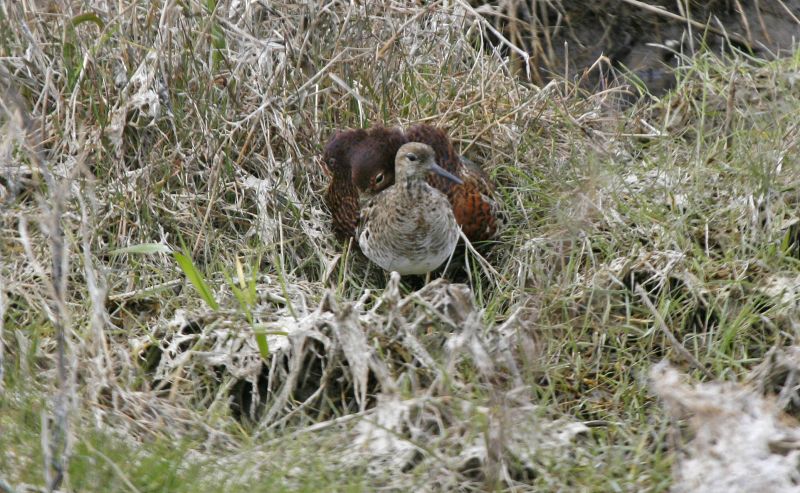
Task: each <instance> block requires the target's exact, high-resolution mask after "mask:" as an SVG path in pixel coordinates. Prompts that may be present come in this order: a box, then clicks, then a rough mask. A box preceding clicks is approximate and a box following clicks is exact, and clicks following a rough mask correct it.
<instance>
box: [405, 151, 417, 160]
mask: <svg viewBox="0 0 800 493" xmlns="http://www.w3.org/2000/svg"><path fill="white" fill-rule="evenodd" d="M406 157H407V158H408V160H409V161H416V160H417V155H416V154H412V153H410V152H409V153H408V154H406Z"/></svg>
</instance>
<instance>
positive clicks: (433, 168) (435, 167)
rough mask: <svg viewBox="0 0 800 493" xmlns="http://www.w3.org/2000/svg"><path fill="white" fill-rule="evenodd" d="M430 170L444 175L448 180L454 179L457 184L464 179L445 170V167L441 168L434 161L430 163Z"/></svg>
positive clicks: (461, 182) (460, 183)
mask: <svg viewBox="0 0 800 493" xmlns="http://www.w3.org/2000/svg"><path fill="white" fill-rule="evenodd" d="M431 171H433V172H434V173H436V174H437V175H439V176H444V177H445V178H447V179H448V180H450V181H454V182H456V183H458V184H459V185H462V184H463V183H464V181H463V180H462V179H461V178H459V177H457V176H456V175H454V174H452V173H450V172H449V171H447V170H446V169H444V168H442V167H441V166H439V165H438V164H436V163H433V164H431Z"/></svg>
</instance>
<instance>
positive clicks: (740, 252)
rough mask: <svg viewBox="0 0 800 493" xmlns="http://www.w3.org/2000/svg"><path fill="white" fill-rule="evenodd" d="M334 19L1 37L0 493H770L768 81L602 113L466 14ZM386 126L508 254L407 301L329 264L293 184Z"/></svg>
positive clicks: (759, 68) (121, 20)
mask: <svg viewBox="0 0 800 493" xmlns="http://www.w3.org/2000/svg"><path fill="white" fill-rule="evenodd" d="M365 4H366V5H367V6H365V5H356V4H352V5H343V4H339V3H330V4H320V5H311V4H308V3H303V2H299V3H291V2H275V3H270V4H269V6H268V7H267V6H264V5H262V4H260V3H250V2H241V3H239V2H232V3H231V4H225V5H222V4H216V3H214V2H194V1H188V2H174V3H166V4H162V3H151V2H129V3H125V4H123V3H120V4H116V3H114V4H111V3H108V2H94V3H92V2H88V3H87V2H70V1H68V0H59V1H53V2H49V3H42V4H41V5H38V4H37V5H34V4H33V3H31V2H14V3H10V2H7V3H5V4H2V6H0V16H2V18H0V57H2V59H1V60H2V62H1V63H0V81H1V82H2V88H0V89H2V98H1V101H2V112H1V113H0V114H2V117H1V119H0V122H2V125H3V126H2V129H3V131H2V134H0V144H1V145H0V167H2V174H1V175H0V177H2V180H1V181H0V185H2V188H0V192H2V196H1V197H0V199H2V201H3V202H2V216H1V217H0V228H2V233H1V234H0V286H2V288H1V289H0V343H2V344H1V345H0V358H1V359H0V370H2V374H1V375H2V379H0V448H1V449H2V453H0V489H5V490H9V491H29V490H32V491H38V490H47V489H48V487H50V486H54V485H58V487H59V488H60V489H61V490H64V491H284V490H285V491H297V490H301V491H321V490H325V491H373V490H375V489H377V488H382V489H385V490H404V491H407V490H412V491H417V490H422V491H439V490H445V491H452V490H458V491H485V490H498V491H503V490H509V491H558V490H561V491H665V490H667V489H669V488H670V487H674V488H675V489H676V490H683V491H698V490H702V489H704V488H705V489H706V490H708V491H710V490H711V489H713V484H710V483H708V481H712V480H715V478H722V479H726V478H727V479H729V480H730V478H732V477H734V476H732V475H727V474H726V469H725V467H734V466H735V467H737V468H738V469H737V470H738V471H739V473H741V471H742V468H746V467H754V468H759V469H758V470H759V472H760V474H753V475H751V476H746V475H743V476H741V477H748V478H749V479H752V480H753V481H754V483H752V484H749V485H744V486H743V487H746V488H748V489H750V490H754V489H758V488H759V487H766V486H765V485H769V487H770V488H772V489H773V490H775V489H777V488H784V489H787V490H789V489H791V488H796V487H797V477H796V467H795V468H794V469H793V468H792V466H793V465H796V460H797V455H798V452H797V450H798V449H797V447H796V444H797V443H798V442H797V441H796V440H795V439H794V438H795V435H796V434H797V433H798V431H797V426H796V424H795V422H794V421H793V419H794V417H796V416H797V412H798V409H799V408H798V395H797V388H796V387H797V383H796V374H797V370H798V365H799V364H800V363H798V361H797V358H796V357H795V353H796V347H797V342H796V337H797V328H798V326H800V325H798V324H799V323H800V320H799V319H798V300H799V299H800V274H799V273H798V266H800V247H798V239H799V238H800V235H799V234H798V231H800V229H799V228H800V226H798V225H799V224H800V221H798V207H799V206H800V171H799V170H798V161H799V160H800V149H799V148H798V141H799V140H800V129H799V128H798V118H797V115H798V114H800V52H795V53H796V54H795V56H794V57H793V58H788V59H782V60H778V61H765V60H761V59H757V58H754V57H752V56H750V55H748V54H746V53H742V52H739V51H736V50H730V51H729V52H727V54H726V55H725V56H724V57H722V56H721V55H720V54H719V53H714V52H711V51H701V52H700V53H698V54H697V55H695V56H694V57H692V58H688V57H684V56H682V55H681V54H680V53H676V54H675V56H676V57H677V59H678V65H679V68H678V70H677V77H678V80H677V87H676V89H675V90H674V91H673V92H671V93H670V94H668V95H666V96H664V97H663V98H660V99H659V98H655V97H649V96H647V95H645V97H644V98H642V99H641V100H640V101H639V102H638V103H637V104H635V105H634V106H623V105H621V104H620V102H621V101H623V100H628V99H629V97H628V95H626V94H625V91H627V90H629V89H627V88H626V86H624V85H622V86H613V87H610V88H606V89H604V90H601V91H594V92H588V91H586V90H584V89H581V88H580V85H579V83H580V82H581V81H582V79H583V77H584V75H585V74H567V80H557V81H553V82H550V83H548V84H547V85H546V86H544V87H537V86H535V85H532V84H529V83H526V82H525V81H524V77H520V73H519V71H518V70H517V69H518V68H519V67H518V66H516V68H514V69H512V68H511V67H512V66H513V65H514V64H513V63H511V62H509V61H508V59H506V58H504V57H503V52H504V51H505V50H498V49H494V48H492V47H490V46H487V45H485V43H484V40H485V39H486V29H488V27H489V24H487V21H486V20H485V19H484V18H482V17H480V16H479V15H478V13H476V12H475V11H474V10H473V9H472V8H471V7H469V6H468V4H466V3H464V2H456V3H455V4H452V5H451V4H449V3H448V4H444V3H442V2H433V3H431V4H428V5H427V6H422V7H419V6H403V5H400V4H392V3H382V4H373V3H371V2H365ZM511 52H514V50H513V49H511ZM601 65H602V62H601ZM573 75H574V77H573ZM631 92H632V90H631ZM415 122H426V123H431V124H436V125H440V126H444V127H446V128H447V129H448V130H449V132H450V134H451V135H452V137H453V138H454V140H455V142H456V144H457V147H458V148H459V149H460V150H461V152H462V153H463V154H464V155H465V156H466V157H468V158H470V159H472V160H473V161H476V162H478V163H481V165H482V166H483V167H484V169H486V170H487V171H488V172H489V173H490V175H491V176H492V177H493V178H494V179H495V180H496V182H497V184H498V198H499V199H500V201H501V203H502V206H503V210H504V213H505V218H506V222H507V225H506V227H505V228H504V230H503V232H502V235H501V237H500V238H499V239H498V240H497V241H496V242H494V244H492V245H483V246H479V249H478V251H479V252H480V254H482V255H483V257H484V258H482V257H480V256H478V255H477V254H475V253H473V252H464V253H463V254H460V255H459V257H458V258H457V259H456V260H455V265H454V266H453V269H452V270H451V271H449V272H448V277H449V278H450V281H448V280H445V279H437V280H434V281H432V282H431V283H430V284H428V285H425V286H421V285H420V283H419V282H417V281H418V280H414V279H409V280H406V279H403V280H400V279H398V278H397V277H390V276H388V275H384V273H382V272H379V271H378V269H376V268H375V267H374V266H370V265H369V264H368V262H367V260H366V259H365V258H364V257H363V256H361V255H360V254H359V253H358V252H356V251H354V250H353V249H351V248H350V246H349V245H342V244H340V243H338V242H337V241H336V240H335V239H334V237H333V235H332V234H331V232H330V229H329V223H328V221H329V216H328V212H327V211H326V210H325V208H324V205H323V202H322V199H321V192H322V190H323V189H324V187H325V185H326V184H327V178H326V177H325V176H324V174H323V171H322V167H321V166H320V165H319V162H318V161H319V156H320V154H321V149H322V146H323V145H324V143H325V141H326V140H327V138H328V137H329V136H330V134H331V133H332V132H333V131H334V130H335V129H337V128H344V127H355V126H366V125H371V124H375V123H384V124H387V125H400V126H406V125H408V124H410V123H415ZM462 250H463V249H462ZM664 360H667V361H669V362H671V363H672V365H673V366H675V367H679V368H680V369H681V370H683V372H684V373H686V374H687V375H685V376H684V377H685V378H686V379H692V380H694V381H697V382H700V381H702V382H705V383H704V384H703V385H704V386H692V385H690V384H688V383H685V382H682V381H681V378H684V377H681V376H679V375H678V373H677V370H675V369H674V368H671V367H669V366H667V364H666V363H665V362H664ZM650 379H655V385H651V384H652V383H653V381H652V380H650ZM717 381H719V382H725V384H722V383H719V382H717ZM709 396H711V397H709ZM726 396H732V397H731V400H730V402H728V401H726ZM658 397H661V398H663V401H662V400H659V399H658ZM703 399H706V400H703ZM660 403H663V404H665V405H663V406H662V405H661V404H660ZM714 405H718V407H714ZM684 411H688V412H689V413H690V416H693V420H694V421H692V424H693V425H694V428H693V429H695V430H710V431H708V432H703V433H700V432H698V433H695V434H684V433H683V431H684V427H683V426H681V424H682V421H679V420H680V419H683V418H684V417H685V414H684ZM737 412H741V413H742V415H743V416H749V418H748V419H741V420H737V419H736V413H737ZM717 415H722V416H724V417H725V421H722V422H717V423H716V425H714V426H712V425H709V426H708V427H707V428H706V427H705V425H704V424H703V423H704V421H703V420H711V421H713V420H714V419H715V416H717ZM762 416H766V418H765V419H767V421H766V422H764V423H766V424H764V423H762V422H761V421H759V419H761V417H762ZM708 422H709V421H706V423H708ZM720 423H722V424H720ZM753 423H756V424H758V423H761V425H763V426H760V427H756V426H754V425H753ZM751 425H752V426H751ZM737 427H739V428H737ZM751 428H752V429H756V430H761V431H759V432H758V433H753V434H752V436H751V435H749V434H747V433H742V430H749V429H751ZM727 429H731V430H737V433H739V435H737V436H739V437H740V438H741V440H733V441H731V440H725V439H718V438H719V437H717V436H716V435H714V434H715V433H722V434H724V433H725V432H726V430H727ZM715 443H716V444H719V443H722V444H725V447H727V449H730V450H734V451H742V450H757V451H760V452H761V453H760V454H753V455H758V457H756V458H755V459H758V460H761V459H765V456H767V458H766V459H765V460H764V462H757V461H756V462H746V461H744V462H743V461H742V460H738V459H741V455H740V456H737V460H725V457H724V456H722V458H721V456H720V451H719V450H713V453H707V452H708V450H709V448H710V449H713V447H714V444H715ZM737 447H738V448H737ZM727 449H726V450H727ZM723 451H724V450H723ZM744 455H745V456H747V454H744ZM773 456H775V457H773ZM778 456H779V457H778ZM747 457H749V456H747ZM755 459H754V460H755ZM765 464H767V466H765ZM772 466H774V468H772V469H770V468H769V467H772ZM698 471H700V472H698ZM704 471H709V474H707V475H704V474H703V472H704ZM764 471H769V472H770V473H769V474H768V473H764ZM771 471H774V473H772V472H771ZM792 471H794V473H792ZM711 472H713V473H714V474H711ZM762 476H767V477H765V479H764V482H758V481H760V480H761V479H762ZM735 477H737V478H738V477H740V476H735ZM703 481H707V483H703ZM734 486H735V485H734ZM731 487H732V485H731V484H723V485H722V486H720V488H721V489H720V491H730V488H731ZM723 488H724V489H723Z"/></svg>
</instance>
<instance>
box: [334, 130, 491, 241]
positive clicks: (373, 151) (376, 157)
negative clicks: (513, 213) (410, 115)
mask: <svg viewBox="0 0 800 493" xmlns="http://www.w3.org/2000/svg"><path fill="white" fill-rule="evenodd" d="M409 142H420V143H423V144H427V145H429V146H430V147H432V148H433V150H434V153H435V161H436V163H437V164H438V165H439V166H441V167H442V168H444V170H446V171H448V172H449V173H450V174H452V175H455V176H456V177H457V178H459V180H460V181H461V183H456V182H455V181H452V180H449V179H447V178H444V177H442V176H439V175H435V174H429V175H428V177H427V181H428V183H429V184H430V185H431V186H433V187H435V188H437V189H438V190H440V191H442V192H443V193H444V194H445V195H446V196H447V199H448V201H449V202H450V204H451V206H452V208H453V214H454V215H455V218H456V222H457V223H458V224H459V226H461V229H462V231H463V232H464V234H465V235H466V237H467V238H468V239H469V240H470V241H472V242H475V241H483V240H488V239H491V238H493V237H494V236H495V235H496V234H497V232H498V228H499V226H500V216H499V213H500V211H499V208H498V206H497V202H496V201H495V200H494V191H495V186H494V183H493V182H492V180H491V179H490V178H489V176H488V175H487V174H486V172H484V171H483V170H482V169H481V168H480V167H479V166H478V165H476V164H474V163H471V162H468V161H466V160H465V159H462V158H461V156H459V154H458V153H457V152H456V150H455V148H454V147H453V143H452V142H451V141H450V138H449V137H448V136H447V134H446V133H445V132H444V130H442V129H440V128H437V127H433V126H430V125H415V126H413V127H411V128H409V129H408V130H407V131H405V132H403V131H401V130H400V129H396V128H386V127H382V126H376V127H373V128H371V129H368V130H365V129H355V130H344V131H339V132H336V133H335V134H334V135H333V137H332V138H331V140H330V141H329V142H328V144H327V145H326V146H325V152H324V154H323V157H322V162H323V165H324V166H325V167H326V168H327V170H328V173H329V174H330V176H331V182H330V184H329V185H328V189H327V191H326V193H325V202H326V203H327V205H328V208H329V209H330V211H331V215H332V221H333V230H334V232H335V233H336V236H337V237H338V238H340V239H343V240H346V239H349V238H355V233H356V225H357V224H358V218H359V215H360V211H361V204H362V203H363V202H364V199H365V198H367V199H368V198H370V197H372V196H374V195H375V194H377V193H379V192H381V191H383V190H384V189H386V188H388V187H389V186H391V185H392V184H394V176H395V162H394V161H395V156H396V155H397V151H398V150H399V149H400V147H401V146H402V145H403V144H406V143H409Z"/></svg>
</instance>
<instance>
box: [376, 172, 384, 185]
mask: <svg viewBox="0 0 800 493" xmlns="http://www.w3.org/2000/svg"><path fill="white" fill-rule="evenodd" d="M381 183H383V173H378V174H377V175H375V184H376V185H380V184H381Z"/></svg>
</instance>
